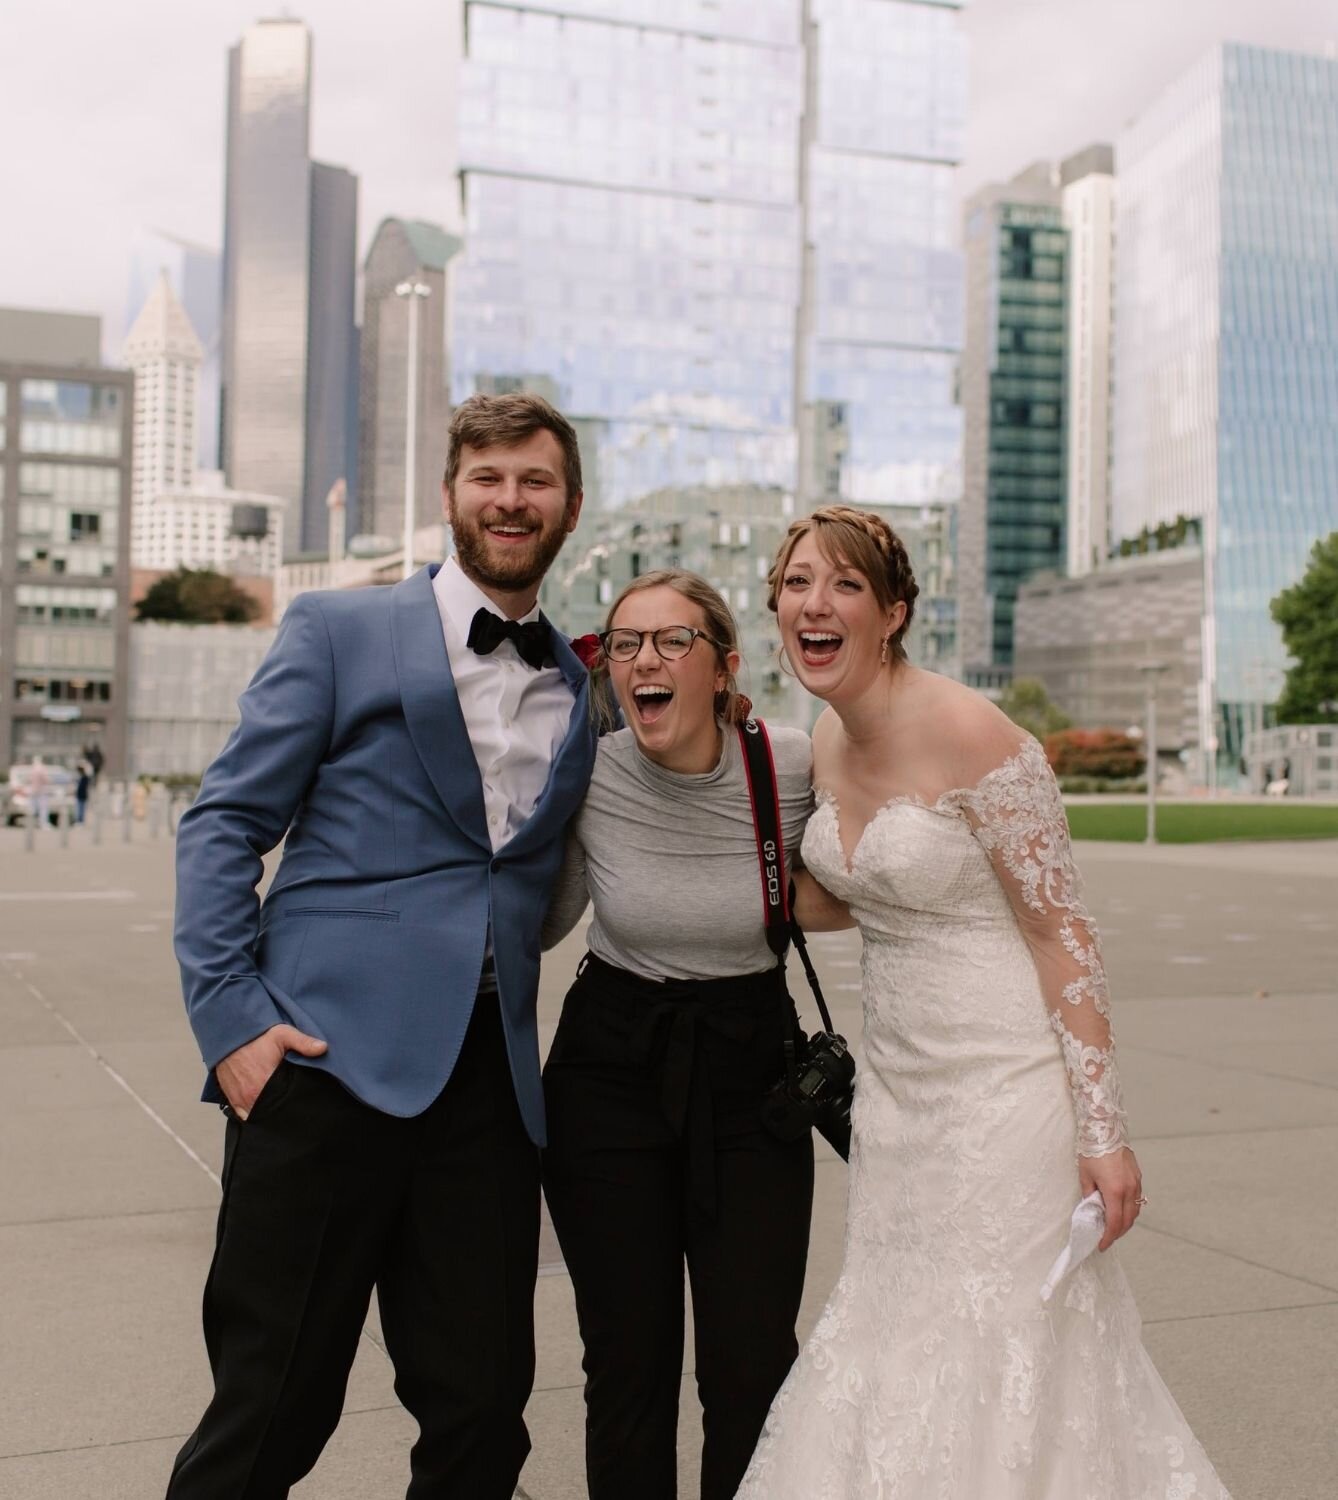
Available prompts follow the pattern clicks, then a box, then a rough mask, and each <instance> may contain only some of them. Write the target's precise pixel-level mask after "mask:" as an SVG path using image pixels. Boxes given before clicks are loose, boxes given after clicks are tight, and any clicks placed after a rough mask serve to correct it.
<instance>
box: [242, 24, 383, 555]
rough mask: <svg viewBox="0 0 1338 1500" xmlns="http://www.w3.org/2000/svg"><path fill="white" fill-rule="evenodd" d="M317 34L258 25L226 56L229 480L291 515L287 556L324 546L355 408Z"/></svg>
mask: <svg viewBox="0 0 1338 1500" xmlns="http://www.w3.org/2000/svg"><path fill="white" fill-rule="evenodd" d="M310 106H311V33H310V32H309V31H308V30H307V27H306V26H305V25H304V24H303V23H302V22H300V21H293V20H275V21H260V22H258V23H257V24H256V25H254V26H251V27H248V28H247V30H246V31H245V33H244V34H243V36H242V39H241V41H240V42H238V43H237V45H236V46H235V47H233V48H232V49H231V52H230V53H229V71H228V160H227V188H226V214H225V223H224V245H223V396H222V421H221V426H222V441H221V451H222V458H223V468H224V472H225V473H226V475H227V478H228V483H229V484H231V485H232V486H234V487H235V488H237V489H241V490H249V491H255V492H259V493H262V494H269V495H275V496H278V497H279V498H281V499H283V500H284V501H285V502H286V504H287V510H286V514H285V522H284V525H285V531H284V551H285V553H287V554H295V553H299V552H301V551H303V550H304V549H306V548H308V547H312V546H316V547H319V546H321V545H322V544H323V540H324V532H325V508H324V507H325V499H326V495H327V494H328V492H329V490H330V487H331V486H332V485H333V483H334V482H335V481H336V480H337V479H339V478H347V477H348V468H349V466H350V459H351V455H353V454H354V452H355V449H354V443H353V440H352V438H351V436H350V433H349V424H350V414H351V411H352V408H353V405H354V402H355V400H356V396H355V381H356V374H357V352H356V351H357V344H356V333H355V330H354V301H353V298H354V272H355V268H356V239H357V183H356V179H355V178H353V177H351V176H350V174H348V173H347V172H345V171H343V169H342V168H335V167H325V166H322V165H321V164H319V163H313V162H312V160H311V156H310V114H311V109H310Z"/></svg>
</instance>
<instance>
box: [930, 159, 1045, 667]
mask: <svg viewBox="0 0 1338 1500" xmlns="http://www.w3.org/2000/svg"><path fill="white" fill-rule="evenodd" d="M1066 244H1067V236H1066V234H1065V231H1064V227H1063V221H1062V215H1061V211H1060V192H1059V182H1058V174H1057V172H1056V171H1055V169H1054V168H1053V167H1052V166H1051V165H1050V164H1049V163H1048V162H1038V163H1036V164H1034V165H1033V166H1030V167H1028V168H1027V169H1026V170H1025V171H1023V172H1020V173H1019V174H1018V175H1017V176H1016V177H1014V178H1013V179H1012V180H1011V181H1010V182H1007V183H1004V184H1002V185H997V184H996V185H992V186H989V187H984V188H982V189H981V190H980V191H979V192H977V193H975V194H974V195H973V196H972V197H971V198H970V199H969V200H968V202H967V204H966V347H965V350H964V352H963V355H962V364H961V402H962V411H963V416H964V421H965V431H964V436H963V445H962V461H963V486H962V503H961V514H960V516H959V518H958V532H957V536H958V565H957V592H958V635H959V641H958V644H959V648H960V652H961V658H962V669H963V672H964V674H965V677H966V680H967V682H969V683H972V684H974V685H977V686H980V687H984V688H992V687H997V686H1000V685H1001V684H1003V683H1004V682H1006V681H1007V680H1008V678H1009V677H1010V676H1011V673H1012V662H1013V612H1014V606H1015V602H1016V599H1017V590H1018V585H1019V584H1021V583H1023V582H1024V581H1025V580H1026V579H1027V578H1029V577H1030V576H1031V575H1032V574H1033V573H1037V572H1040V571H1041V570H1042V569H1054V568H1059V567H1062V565H1063V560H1064V505H1065V493H1064V456H1065V426H1064V324H1065V307H1064V262H1065V254H1066Z"/></svg>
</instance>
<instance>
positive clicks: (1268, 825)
mask: <svg viewBox="0 0 1338 1500" xmlns="http://www.w3.org/2000/svg"><path fill="white" fill-rule="evenodd" d="M1067 811H1068V817H1069V830H1070V832H1071V833H1072V835H1073V837H1074V838H1075V839H1097V840H1099V841H1103V842H1107V843H1127V844H1134V843H1140V842H1141V841H1142V839H1143V838H1144V837H1145V835H1146V833H1147V809H1146V808H1145V807H1143V806H1135V805H1134V804H1132V803H1128V802H1122V803H1115V804H1113V805H1111V806H1110V807H1101V806H1100V805H1094V804H1091V803H1084V804H1082V805H1080V806H1077V807H1070V808H1068V810H1067ZM1157 838H1158V840H1159V841H1160V842H1161V843H1163V844H1205V843H1216V842H1219V841H1222V840H1226V839H1334V838H1338V807H1334V806H1329V805H1321V806H1311V805H1305V804H1300V803H1290V804H1289V803H1280V804H1279V805H1278V806H1276V807H1271V806H1270V807H1260V806H1254V805H1248V804H1247V805H1245V806H1235V807H1233V806H1232V805H1231V804H1230V803H1221V802H1214V803H1204V802H1159V803H1158V804H1157Z"/></svg>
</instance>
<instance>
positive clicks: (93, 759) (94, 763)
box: [84, 740, 103, 786]
mask: <svg viewBox="0 0 1338 1500" xmlns="http://www.w3.org/2000/svg"><path fill="white" fill-rule="evenodd" d="M84 759H85V760H86V761H87V762H88V769H89V770H90V771H91V772H92V779H93V785H94V786H96V785H97V784H98V777H99V776H101V775H102V759H103V757H102V746H101V745H99V744H98V742H97V741H96V740H94V741H93V743H92V744H91V745H90V746H89V747H88V749H87V750H86V751H85V752H84Z"/></svg>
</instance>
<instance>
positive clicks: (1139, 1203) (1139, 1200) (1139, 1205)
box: [1134, 1198, 1148, 1208]
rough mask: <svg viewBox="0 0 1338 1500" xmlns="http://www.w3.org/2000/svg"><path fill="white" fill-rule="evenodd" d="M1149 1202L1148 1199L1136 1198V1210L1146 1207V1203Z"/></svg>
mask: <svg viewBox="0 0 1338 1500" xmlns="http://www.w3.org/2000/svg"><path fill="white" fill-rule="evenodd" d="M1147 1201H1148V1200H1147V1199H1146V1198H1135V1199H1134V1206H1135V1207H1136V1208H1142V1206H1143V1205H1144V1204H1145V1203H1146V1202H1147Z"/></svg>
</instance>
